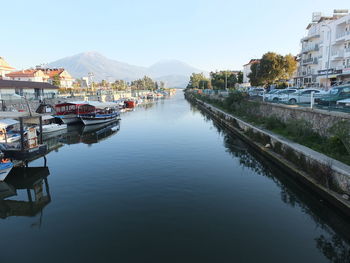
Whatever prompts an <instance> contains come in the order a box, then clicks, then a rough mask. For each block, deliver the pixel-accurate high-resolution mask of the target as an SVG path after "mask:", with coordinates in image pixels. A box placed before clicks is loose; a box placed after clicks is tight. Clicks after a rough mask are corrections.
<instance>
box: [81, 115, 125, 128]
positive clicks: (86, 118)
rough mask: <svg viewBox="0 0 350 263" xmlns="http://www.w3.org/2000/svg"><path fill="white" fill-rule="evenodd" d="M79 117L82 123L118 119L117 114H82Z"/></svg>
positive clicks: (87, 123)
mask: <svg viewBox="0 0 350 263" xmlns="http://www.w3.org/2000/svg"><path fill="white" fill-rule="evenodd" d="M80 119H81V121H82V122H83V123H84V125H94V124H100V123H106V122H111V121H116V120H118V119H119V114H113V115H107V114H106V115H97V116H83V117H80Z"/></svg>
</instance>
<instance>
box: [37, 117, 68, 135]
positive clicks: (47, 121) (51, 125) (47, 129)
mask: <svg viewBox="0 0 350 263" xmlns="http://www.w3.org/2000/svg"><path fill="white" fill-rule="evenodd" d="M42 120H43V127H42V129H43V134H47V133H51V132H57V131H61V130H66V129H67V124H57V123H55V117H53V116H50V115H46V116H42ZM37 130H38V131H39V127H37Z"/></svg>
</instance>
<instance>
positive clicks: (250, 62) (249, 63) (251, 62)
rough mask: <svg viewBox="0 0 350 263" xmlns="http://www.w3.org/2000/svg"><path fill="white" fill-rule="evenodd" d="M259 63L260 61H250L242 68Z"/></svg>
mask: <svg viewBox="0 0 350 263" xmlns="http://www.w3.org/2000/svg"><path fill="white" fill-rule="evenodd" d="M259 62H260V59H255V58H253V59H251V60H250V61H249V62H248V63H247V64H245V65H243V67H244V66H248V65H251V64H255V63H259Z"/></svg>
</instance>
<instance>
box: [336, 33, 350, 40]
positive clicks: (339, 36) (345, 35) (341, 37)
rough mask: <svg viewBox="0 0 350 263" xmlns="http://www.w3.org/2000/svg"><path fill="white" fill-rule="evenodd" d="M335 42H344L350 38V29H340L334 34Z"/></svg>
mask: <svg viewBox="0 0 350 263" xmlns="http://www.w3.org/2000/svg"><path fill="white" fill-rule="evenodd" d="M335 39H336V42H338V43H340V42H344V41H345V40H348V39H350V31H342V32H339V33H337V34H336V37H335Z"/></svg>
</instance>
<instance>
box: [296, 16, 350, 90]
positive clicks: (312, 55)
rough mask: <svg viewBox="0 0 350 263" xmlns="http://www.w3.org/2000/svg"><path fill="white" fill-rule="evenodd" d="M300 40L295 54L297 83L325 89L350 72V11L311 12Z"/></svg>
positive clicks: (344, 77) (346, 77) (345, 78)
mask: <svg viewBox="0 0 350 263" xmlns="http://www.w3.org/2000/svg"><path fill="white" fill-rule="evenodd" d="M306 29H307V30H308V33H307V36H306V37H304V38H302V39H301V52H300V54H299V56H298V71H297V76H296V78H295V82H296V85H297V86H304V87H307V86H314V87H323V88H328V87H330V85H331V84H333V83H335V82H337V81H344V80H347V79H348V77H350V76H349V74H350V72H349V71H350V70H349V67H350V60H349V59H350V57H349V55H350V33H349V32H350V14H348V11H347V10H334V13H333V15H332V16H324V15H322V14H321V13H313V16H312V22H311V23H310V24H309V25H308V26H307V28H306Z"/></svg>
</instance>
